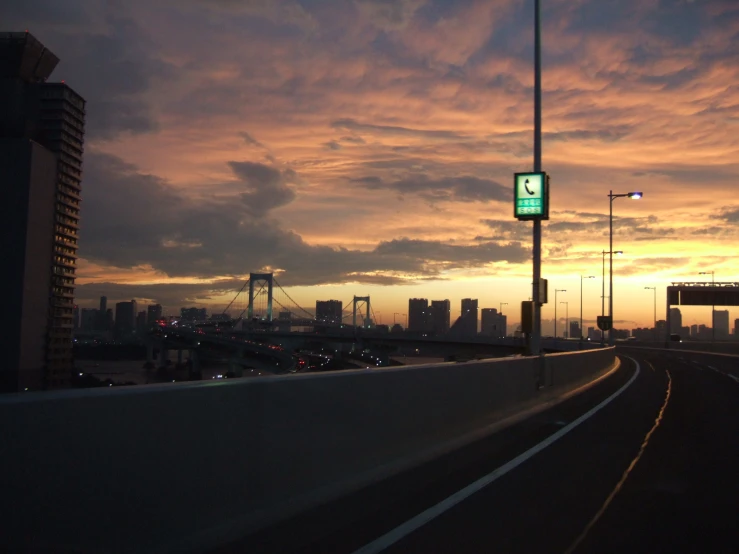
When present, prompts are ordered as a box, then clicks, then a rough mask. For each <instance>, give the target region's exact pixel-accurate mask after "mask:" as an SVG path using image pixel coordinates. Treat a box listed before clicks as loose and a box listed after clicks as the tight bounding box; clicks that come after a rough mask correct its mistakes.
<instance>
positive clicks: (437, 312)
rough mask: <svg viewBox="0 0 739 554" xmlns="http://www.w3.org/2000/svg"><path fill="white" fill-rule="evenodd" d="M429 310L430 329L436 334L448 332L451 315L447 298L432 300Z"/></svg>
mask: <svg viewBox="0 0 739 554" xmlns="http://www.w3.org/2000/svg"><path fill="white" fill-rule="evenodd" d="M429 312H430V313H431V331H432V332H433V333H434V334H435V335H437V336H438V335H445V334H446V333H448V332H449V319H450V317H451V306H450V304H449V300H432V301H431V307H430V308H429Z"/></svg>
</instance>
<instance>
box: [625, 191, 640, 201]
mask: <svg viewBox="0 0 739 554" xmlns="http://www.w3.org/2000/svg"><path fill="white" fill-rule="evenodd" d="M626 196H628V197H629V198H631V199H632V200H639V199H640V198H641V197H642V193H641V192H630V193H628V194H627V195H626Z"/></svg>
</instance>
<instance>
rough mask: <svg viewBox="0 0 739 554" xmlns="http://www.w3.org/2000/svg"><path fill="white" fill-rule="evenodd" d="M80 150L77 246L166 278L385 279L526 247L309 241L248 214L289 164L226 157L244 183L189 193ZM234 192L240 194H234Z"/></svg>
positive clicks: (279, 189) (520, 253) (269, 202)
mask: <svg viewBox="0 0 739 554" xmlns="http://www.w3.org/2000/svg"><path fill="white" fill-rule="evenodd" d="M86 156H87V157H86V159H87V163H86V165H87V172H86V176H85V181H84V191H85V193H84V201H83V221H84V226H83V228H82V232H81V240H80V255H81V256H82V257H84V258H86V259H88V260H90V261H92V262H96V263H101V264H107V265H110V266H115V267H123V268H131V267H137V266H144V265H150V266H152V267H153V268H154V269H155V270H159V271H162V272H164V273H165V274H166V275H168V276H170V277H174V278H176V277H199V278H205V279H212V278H216V277H219V276H224V275H243V274H245V273H248V272H251V271H260V270H262V269H265V268H279V269H280V270H281V271H282V273H281V274H280V275H281V276H280V282H281V283H282V284H283V285H313V284H326V283H347V282H367V283H387V284H394V283H401V282H402V283H410V282H414V280H415V279H416V278H418V279H422V278H428V277H435V276H438V275H439V274H440V272H441V271H442V270H443V269H454V268H459V267H471V266H475V265H481V264H486V263H489V262H494V261H508V262H509V263H517V262H519V261H521V260H523V259H524V258H525V256H526V253H525V250H524V249H523V248H521V246H520V245H518V244H516V243H498V242H492V241H491V242H487V243H484V244H476V245H473V246H466V245H457V244H443V243H439V242H435V241H420V240H409V239H401V240H398V241H391V242H383V243H380V244H379V245H378V246H377V247H376V248H375V249H373V250H370V251H360V250H349V249H346V248H332V247H329V246H316V245H310V244H308V243H306V242H305V241H304V240H303V239H302V238H301V237H300V236H299V235H297V234H296V233H294V232H292V231H290V230H289V229H287V228H285V227H284V222H283V221H275V220H273V219H270V218H268V217H263V216H259V215H255V213H254V212H255V206H257V205H262V206H263V208H264V209H271V208H272V207H274V206H275V205H276V204H279V203H281V202H284V201H285V200H286V197H285V196H284V195H285V194H287V193H285V192H284V191H285V190H289V189H287V188H286V185H285V183H286V182H288V181H291V180H294V179H296V178H297V177H296V175H295V174H294V172H291V170H278V169H276V168H273V167H269V166H266V165H263V164H257V163H253V162H231V163H230V166H231V168H232V170H233V171H234V174H235V175H236V176H237V177H238V178H239V181H238V183H243V184H244V186H247V187H250V188H251V190H250V191H249V192H247V193H239V192H238V190H237V192H235V193H234V194H232V195H230V196H225V197H221V196H204V197H200V198H189V197H187V196H184V195H183V194H182V193H180V192H179V191H178V190H177V189H176V188H174V187H172V186H171V185H170V184H169V183H167V182H166V181H164V180H163V179H161V178H159V177H156V176H154V175H148V174H144V173H141V172H139V171H138V169H137V168H136V167H135V166H133V165H131V164H127V163H125V162H123V161H122V160H120V159H118V158H116V157H114V156H111V155H107V154H99V153H92V152H91V153H88V154H86ZM280 195H283V196H280ZM272 196H277V197H278V198H279V199H280V200H279V201H276V200H274V199H273V198H272ZM243 198H247V199H248V200H249V202H248V203H247V202H243V201H239V200H241V199H243ZM205 289H207V287H205ZM205 289H204V290H205Z"/></svg>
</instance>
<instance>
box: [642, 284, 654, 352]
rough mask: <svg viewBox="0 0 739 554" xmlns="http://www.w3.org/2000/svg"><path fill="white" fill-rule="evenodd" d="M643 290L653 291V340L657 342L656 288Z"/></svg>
mask: <svg viewBox="0 0 739 554" xmlns="http://www.w3.org/2000/svg"><path fill="white" fill-rule="evenodd" d="M644 289H645V290H652V291H654V340H655V341H656V340H657V287H644Z"/></svg>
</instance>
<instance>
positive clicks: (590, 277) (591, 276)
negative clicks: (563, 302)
mask: <svg viewBox="0 0 739 554" xmlns="http://www.w3.org/2000/svg"><path fill="white" fill-rule="evenodd" d="M583 279H595V275H588V276H587V277H583V276H582V275H580V338H581V339H582V338H583V336H582V280H583Z"/></svg>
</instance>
